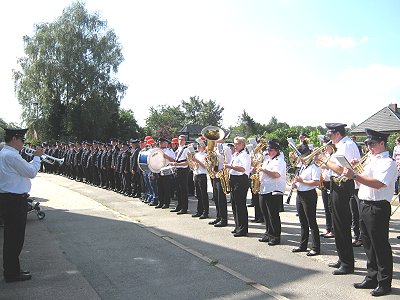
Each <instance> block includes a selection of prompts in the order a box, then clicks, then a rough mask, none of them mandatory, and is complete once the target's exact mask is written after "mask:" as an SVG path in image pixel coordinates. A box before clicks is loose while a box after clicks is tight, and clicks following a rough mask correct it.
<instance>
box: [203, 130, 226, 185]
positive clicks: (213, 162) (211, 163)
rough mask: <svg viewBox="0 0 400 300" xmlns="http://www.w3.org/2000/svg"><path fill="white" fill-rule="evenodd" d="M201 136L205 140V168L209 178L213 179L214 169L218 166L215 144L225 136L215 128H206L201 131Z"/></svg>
mask: <svg viewBox="0 0 400 300" xmlns="http://www.w3.org/2000/svg"><path fill="white" fill-rule="evenodd" d="M201 134H202V135H203V136H204V137H205V138H206V139H207V154H206V158H205V161H204V162H205V163H204V164H205V166H206V169H207V172H208V174H209V175H210V178H215V175H216V172H215V170H214V169H215V167H216V166H218V155H217V152H216V151H215V149H214V148H215V142H216V141H218V140H222V139H223V138H224V136H225V133H224V131H223V130H222V129H221V128H219V127H217V126H207V127H204V128H203V129H202V130H201Z"/></svg>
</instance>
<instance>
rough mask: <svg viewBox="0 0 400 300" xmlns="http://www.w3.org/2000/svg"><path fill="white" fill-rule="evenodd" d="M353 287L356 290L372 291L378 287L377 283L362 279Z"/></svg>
mask: <svg viewBox="0 0 400 300" xmlns="http://www.w3.org/2000/svg"><path fill="white" fill-rule="evenodd" d="M353 285H354V287H355V288H356V289H374V288H376V287H377V286H378V282H376V281H373V280H366V279H364V280H363V281H362V282H360V283H354V284H353Z"/></svg>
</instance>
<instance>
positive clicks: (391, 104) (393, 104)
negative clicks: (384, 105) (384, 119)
mask: <svg viewBox="0 0 400 300" xmlns="http://www.w3.org/2000/svg"><path fill="white" fill-rule="evenodd" d="M389 108H390V109H391V110H393V111H394V112H395V113H397V103H390V104H389Z"/></svg>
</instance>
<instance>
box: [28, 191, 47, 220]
mask: <svg viewBox="0 0 400 300" xmlns="http://www.w3.org/2000/svg"><path fill="white" fill-rule="evenodd" d="M26 203H27V209H28V213H30V212H32V211H33V212H35V213H36V215H37V217H38V219H39V220H43V219H44V217H45V216H46V214H45V213H44V212H43V211H41V210H40V206H39V205H40V202H38V201H36V200H35V198H34V197H32V198H31V197H29V196H28V198H27V199H26Z"/></svg>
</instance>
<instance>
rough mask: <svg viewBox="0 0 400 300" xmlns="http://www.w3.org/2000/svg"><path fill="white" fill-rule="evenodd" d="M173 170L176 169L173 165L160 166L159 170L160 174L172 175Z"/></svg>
mask: <svg viewBox="0 0 400 300" xmlns="http://www.w3.org/2000/svg"><path fill="white" fill-rule="evenodd" d="M175 171H176V167H174V166H166V167H162V168H161V170H160V175H161V176H168V175H172V174H175Z"/></svg>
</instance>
